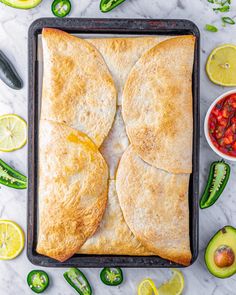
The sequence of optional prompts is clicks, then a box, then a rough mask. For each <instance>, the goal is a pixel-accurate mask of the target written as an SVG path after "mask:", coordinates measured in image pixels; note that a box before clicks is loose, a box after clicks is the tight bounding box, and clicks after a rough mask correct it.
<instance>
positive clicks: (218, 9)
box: [213, 5, 230, 12]
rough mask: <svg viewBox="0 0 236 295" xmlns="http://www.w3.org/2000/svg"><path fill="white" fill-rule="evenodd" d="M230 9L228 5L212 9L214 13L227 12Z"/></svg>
mask: <svg viewBox="0 0 236 295" xmlns="http://www.w3.org/2000/svg"><path fill="white" fill-rule="evenodd" d="M229 9H230V6H229V5H226V6H222V7H218V8H213V10H214V11H216V12H218V11H219V12H228V11H229Z"/></svg>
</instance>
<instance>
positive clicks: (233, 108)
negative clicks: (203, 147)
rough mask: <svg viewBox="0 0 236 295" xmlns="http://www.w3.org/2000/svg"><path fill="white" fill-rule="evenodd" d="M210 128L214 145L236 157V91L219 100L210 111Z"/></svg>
mask: <svg viewBox="0 0 236 295" xmlns="http://www.w3.org/2000/svg"><path fill="white" fill-rule="evenodd" d="M208 128H209V135H210V138H211V141H212V143H213V144H214V146H215V147H216V148H217V149H218V150H219V151H221V152H222V153H224V154H226V155H229V156H233V157H236V93H235V94H231V95H228V96H226V97H224V98H222V99H221V100H220V101H218V102H217V104H216V105H215V106H214V108H213V109H212V111H211V113H210V116H209V121H208Z"/></svg>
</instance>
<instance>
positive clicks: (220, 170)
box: [200, 160, 230, 209]
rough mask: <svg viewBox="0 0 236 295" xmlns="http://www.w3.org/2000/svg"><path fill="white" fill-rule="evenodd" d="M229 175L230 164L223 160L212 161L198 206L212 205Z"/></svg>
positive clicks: (202, 207) (203, 207)
mask: <svg viewBox="0 0 236 295" xmlns="http://www.w3.org/2000/svg"><path fill="white" fill-rule="evenodd" d="M229 176H230V166H229V165H228V164H227V163H225V162H224V161H223V160H222V161H218V162H213V163H212V164H211V167H210V173H209V176H208V180H207V185H206V188H205V191H204V193H203V195H202V198H201V200H200V208H201V209H205V208H208V207H210V206H212V205H213V204H214V203H215V202H216V201H217V199H218V198H219V197H220V195H221V194H222V192H223V190H224V188H225V187H226V184H227V182H228V180H229Z"/></svg>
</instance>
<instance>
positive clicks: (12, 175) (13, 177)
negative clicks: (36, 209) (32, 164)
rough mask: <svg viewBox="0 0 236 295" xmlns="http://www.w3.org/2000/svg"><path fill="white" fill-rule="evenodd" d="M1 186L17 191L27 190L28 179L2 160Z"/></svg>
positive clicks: (0, 166) (0, 163) (0, 164)
mask: <svg viewBox="0 0 236 295" xmlns="http://www.w3.org/2000/svg"><path fill="white" fill-rule="evenodd" d="M0 184H3V185H5V186H9V187H12V188H15V189H25V188H27V177H26V176H24V175H23V174H21V173H20V172H18V171H17V170H15V169H13V168H12V167H10V166H9V165H7V164H6V163H5V162H4V161H3V160H1V159H0Z"/></svg>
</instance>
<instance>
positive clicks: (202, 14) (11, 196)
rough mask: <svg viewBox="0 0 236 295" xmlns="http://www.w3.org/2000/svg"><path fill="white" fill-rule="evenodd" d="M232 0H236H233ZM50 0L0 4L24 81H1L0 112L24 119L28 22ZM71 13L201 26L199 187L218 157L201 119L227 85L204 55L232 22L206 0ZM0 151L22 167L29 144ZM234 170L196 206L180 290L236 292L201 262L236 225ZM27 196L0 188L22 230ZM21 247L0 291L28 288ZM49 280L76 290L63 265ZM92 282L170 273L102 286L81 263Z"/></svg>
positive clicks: (234, 281) (91, 4)
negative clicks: (30, 5)
mask: <svg viewBox="0 0 236 295" xmlns="http://www.w3.org/2000/svg"><path fill="white" fill-rule="evenodd" d="M233 2H235V1H233ZM50 4H51V1H48V0H43V2H42V3H41V5H39V6H38V7H36V8H35V9H33V10H29V11H21V10H16V9H12V8H10V7H6V6H4V5H2V4H0V6H1V9H0V49H2V50H3V51H5V52H6V53H7V55H8V56H9V57H10V58H11V59H12V61H13V62H14V64H15V66H16V68H17V70H18V71H19V73H20V74H21V76H22V77H23V79H24V81H25V87H24V88H23V89H22V90H20V91H12V90H11V89H9V88H8V87H6V86H5V85H4V84H3V83H1V82H0V115H1V114H5V113H17V114H18V115H20V116H22V117H23V118H25V119H27V32H28V27H29V25H30V24H31V23H32V22H33V21H34V20H35V19H37V18H40V17H51V16H52V15H51V10H50ZM72 5H73V10H72V12H71V16H72V17H112V18H117V17H120V18H184V19H190V20H192V21H193V22H195V23H196V24H197V25H198V26H199V29H200V31H201V155H200V158H201V160H200V191H201V192H202V189H203V186H204V184H205V182H206V179H207V175H208V167H209V164H210V162H211V161H213V160H216V159H218V157H217V155H215V154H214V153H213V152H212V151H211V149H210V148H209V146H208V144H207V143H206V140H205V138H204V134H203V119H204V116H205V113H206V110H207V108H208V106H209V105H210V103H211V102H212V101H213V99H214V98H215V97H216V96H218V95H219V94H221V93H222V92H224V91H226V90H228V89H224V88H223V87H219V86H216V85H213V84H212V83H210V82H209V80H208V79H207V77H206V74H205V71H204V65H205V62H206V58H207V56H208V54H209V53H210V51H211V50H212V49H213V48H214V47H215V46H217V45H219V44H222V43H236V40H235V36H236V25H235V26H230V25H228V26H227V27H225V28H223V27H222V26H221V23H220V15H219V14H218V15H217V14H215V13H214V12H213V11H212V9H211V7H210V4H209V3H208V2H207V0H192V1H190V0H168V1H166V0H146V1H143V0H127V3H125V5H122V6H120V7H119V8H117V9H116V10H114V11H113V12H110V13H109V14H107V15H104V14H102V13H101V12H100V11H99V8H98V7H99V0H73V1H72ZM230 15H231V16H233V17H236V3H234V4H233V5H232V10H231V13H230ZM205 23H213V24H217V25H218V26H219V28H220V30H219V32H218V33H210V32H206V31H204V29H203V28H204V25H205ZM0 157H1V158H2V159H4V160H5V161H7V162H9V163H10V164H12V165H14V166H15V167H16V168H18V169H20V170H21V171H23V172H25V173H26V166H27V148H26V147H24V148H23V149H21V150H19V151H16V152H13V153H9V154H7V153H0ZM231 164H232V165H231V167H232V175H231V179H230V182H229V185H228V186H227V188H226V190H225V192H224V194H223V196H222V198H221V199H220V200H219V201H218V202H217V204H216V205H215V206H213V207H211V208H209V209H207V210H204V211H201V212H200V242H199V246H200V252H199V258H198V260H197V261H196V262H195V263H194V265H192V266H191V267H189V268H186V269H183V272H184V275H185V281H186V288H185V291H184V294H188V295H233V294H236V276H234V277H232V278H229V279H226V280H220V279H217V278H214V277H213V276H211V275H210V274H209V273H208V271H207V270H206V267H205V264H204V259H203V256H204V248H205V246H206V244H207V242H208V241H209V239H210V238H211V236H212V235H213V234H214V233H215V232H216V231H217V230H218V229H219V228H221V227H223V226H224V225H226V224H231V225H233V226H236V198H235V195H236V182H235V181H234V180H235V179H236V169H235V168H236V167H235V165H234V164H233V163H231ZM26 207H27V199H26V192H25V191H16V190H11V189H8V188H5V187H1V189H0V218H4V219H12V220H15V221H16V222H18V223H19V224H20V225H21V226H22V227H23V228H24V230H25V231H26ZM34 268H35V266H33V265H32V264H31V263H30V262H29V261H28V259H27V257H26V253H25V251H24V252H23V254H22V255H20V256H19V257H18V258H17V259H15V260H14V261H1V262H0V294H1V295H11V294H17V295H27V294H32V293H31V291H30V290H29V288H28V286H27V284H26V276H27V274H28V272H29V271H30V270H32V269H34ZM47 272H48V273H49V275H50V277H51V281H52V283H51V286H50V288H49V289H48V291H47V292H45V295H46V294H48V295H70V294H71V295H72V294H75V292H74V291H73V290H72V289H71V288H70V287H69V286H68V285H67V284H66V283H65V281H64V280H63V278H62V274H63V269H52V268H49V269H47ZM84 272H85V274H86V275H87V276H88V279H89V280H90V281H91V282H92V285H93V288H94V294H95V295H108V294H111V295H119V294H125V295H134V294H137V285H138V283H139V281H140V280H141V279H143V278H144V277H150V278H152V279H153V280H154V281H155V282H156V284H157V285H158V284H160V283H161V282H162V281H163V280H164V279H167V278H168V277H169V276H170V272H169V271H168V270H165V269H124V277H125V281H124V284H122V286H120V287H114V288H111V287H106V286H104V285H103V284H102V283H101V282H100V279H99V269H84Z"/></svg>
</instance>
